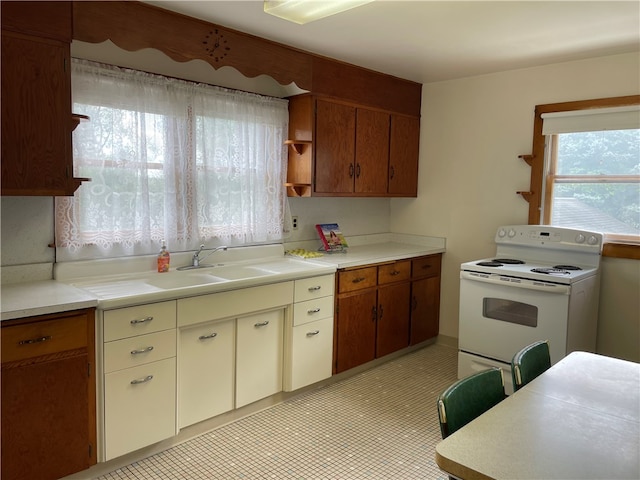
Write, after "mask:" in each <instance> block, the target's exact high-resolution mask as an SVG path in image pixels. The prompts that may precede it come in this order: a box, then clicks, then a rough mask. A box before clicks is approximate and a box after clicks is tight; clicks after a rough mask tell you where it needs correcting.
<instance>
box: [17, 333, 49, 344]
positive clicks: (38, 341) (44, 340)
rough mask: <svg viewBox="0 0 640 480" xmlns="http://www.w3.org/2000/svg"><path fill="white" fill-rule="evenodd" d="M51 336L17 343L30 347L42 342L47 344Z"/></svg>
mask: <svg viewBox="0 0 640 480" xmlns="http://www.w3.org/2000/svg"><path fill="white" fill-rule="evenodd" d="M51 338H52V337H51V335H46V336H44V337H39V338H30V339H28V340H20V341H19V342H18V345H32V344H34V343H42V342H47V341H49V340H51Z"/></svg>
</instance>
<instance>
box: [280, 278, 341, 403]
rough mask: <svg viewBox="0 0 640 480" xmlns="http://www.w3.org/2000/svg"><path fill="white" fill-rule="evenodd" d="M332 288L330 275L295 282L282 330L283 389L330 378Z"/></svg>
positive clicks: (331, 360)
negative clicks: (284, 327) (291, 302)
mask: <svg viewBox="0 0 640 480" xmlns="http://www.w3.org/2000/svg"><path fill="white" fill-rule="evenodd" d="M334 287H335V279H334V276H333V275H324V276H321V277H314V278H305V279H301V280H296V282H295V295H294V302H295V303H294V305H293V317H292V318H291V319H290V320H289V322H290V325H289V326H288V327H287V328H286V330H285V332H286V334H285V339H286V340H285V342H286V349H285V352H286V355H285V365H286V366H285V369H284V371H285V378H284V390H285V391H292V390H297V389H298V388H302V387H306V386H307V385H311V384H312V383H316V382H319V381H320V380H324V379H326V378H329V377H331V373H332V371H333V322H334V320H333V305H334V296H333V292H334Z"/></svg>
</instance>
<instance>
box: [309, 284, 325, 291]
mask: <svg viewBox="0 0 640 480" xmlns="http://www.w3.org/2000/svg"><path fill="white" fill-rule="evenodd" d="M321 288H322V287H321V286H320V285H317V286H315V287H309V291H310V292H317V291H318V290H320V289H321Z"/></svg>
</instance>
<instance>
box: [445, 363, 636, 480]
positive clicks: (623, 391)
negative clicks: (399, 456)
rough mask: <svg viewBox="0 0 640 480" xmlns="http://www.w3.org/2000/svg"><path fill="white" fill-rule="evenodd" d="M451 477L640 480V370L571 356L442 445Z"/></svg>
mask: <svg viewBox="0 0 640 480" xmlns="http://www.w3.org/2000/svg"><path fill="white" fill-rule="evenodd" d="M435 456H436V463H437V464H438V466H439V467H440V469H441V470H443V471H445V472H447V473H448V474H449V475H450V476H452V477H455V478H459V479H464V480H478V479H482V480H486V479H504V480H506V479H509V480H514V479H536V480H541V479H545V480H546V479H558V480H568V479H579V480H587V479H634V480H638V479H640V364H638V363H635V362H631V361H627V360H621V359H617V358H612V357H608V356H604V355H598V354H594V353H588V352H572V353H570V354H569V355H567V356H566V357H564V358H563V359H562V360H560V361H559V362H558V363H556V364H555V365H553V366H552V367H551V368H549V369H548V370H546V371H545V372H544V373H542V374H541V375H540V376H538V377H537V378H535V379H534V380H533V381H531V382H530V383H528V384H527V385H525V386H524V387H522V388H521V389H520V390H518V391H516V392H515V393H513V394H512V395H510V396H509V397H507V398H506V399H505V400H503V401H501V402H500V403H498V404H497V405H496V406H494V407H493V408H491V409H490V410H488V411H487V412H485V413H483V414H482V415H480V416H479V417H477V418H475V419H474V420H472V421H471V422H469V423H468V424H467V425H465V426H464V427H462V428H461V429H459V430H457V431H456V432H454V433H453V434H451V435H450V436H448V437H447V438H445V439H444V440H442V441H441V442H440V443H439V444H438V445H437V446H436V454H435Z"/></svg>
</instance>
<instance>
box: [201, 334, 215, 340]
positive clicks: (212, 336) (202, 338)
mask: <svg viewBox="0 0 640 480" xmlns="http://www.w3.org/2000/svg"><path fill="white" fill-rule="evenodd" d="M217 336H218V334H217V333H215V332H213V333H210V334H209V335H200V336H199V337H198V340H209V339H210V338H216V337H217Z"/></svg>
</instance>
